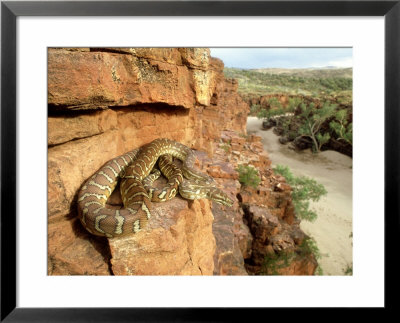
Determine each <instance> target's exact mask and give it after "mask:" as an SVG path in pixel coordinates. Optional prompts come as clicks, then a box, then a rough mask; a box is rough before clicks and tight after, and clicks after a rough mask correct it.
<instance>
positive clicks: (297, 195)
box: [274, 165, 328, 222]
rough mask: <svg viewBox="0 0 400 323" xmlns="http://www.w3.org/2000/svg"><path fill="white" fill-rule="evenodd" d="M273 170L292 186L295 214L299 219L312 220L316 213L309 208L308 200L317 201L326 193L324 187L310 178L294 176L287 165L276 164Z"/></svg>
mask: <svg viewBox="0 0 400 323" xmlns="http://www.w3.org/2000/svg"><path fill="white" fill-rule="evenodd" d="M274 172H275V173H276V174H279V175H282V176H283V177H285V179H286V182H287V183H288V184H289V185H290V186H291V187H292V201H293V206H294V209H295V212H296V215H297V216H298V217H299V218H300V219H303V220H307V221H311V222H312V221H314V220H315V219H316V218H317V214H316V213H315V211H314V210H311V209H310V201H314V202H317V201H319V199H320V198H321V196H323V195H326V194H327V193H328V192H327V191H326V189H325V187H324V186H323V185H322V184H319V183H317V182H316V181H315V180H314V179H312V178H309V177H306V176H299V177H296V176H294V175H293V173H292V172H291V171H290V170H289V167H287V166H283V165H277V166H276V167H275V168H274Z"/></svg>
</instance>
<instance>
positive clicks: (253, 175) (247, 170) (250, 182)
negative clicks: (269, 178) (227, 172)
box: [236, 165, 261, 188]
mask: <svg viewBox="0 0 400 323" xmlns="http://www.w3.org/2000/svg"><path fill="white" fill-rule="evenodd" d="M236 171H237V172H238V173H239V182H240V183H241V184H242V185H243V186H251V187H253V188H257V186H258V184H260V181H261V179H260V176H259V175H258V171H257V170H256V169H255V168H254V167H252V166H249V165H239V166H238V168H237V169H236Z"/></svg>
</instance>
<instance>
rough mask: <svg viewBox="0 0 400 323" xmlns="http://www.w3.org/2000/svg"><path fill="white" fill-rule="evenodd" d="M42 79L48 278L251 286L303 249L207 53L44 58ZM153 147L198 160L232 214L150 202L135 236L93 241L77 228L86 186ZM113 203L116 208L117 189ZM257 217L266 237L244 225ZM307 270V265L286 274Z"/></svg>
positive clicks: (283, 188)
mask: <svg viewBox="0 0 400 323" xmlns="http://www.w3.org/2000/svg"><path fill="white" fill-rule="evenodd" d="M48 71H49V77H48V81H49V82H48V147H49V149H48V274H49V275H110V274H111V275H112V274H115V275H212V274H214V275H247V273H248V272H249V273H251V274H254V273H259V266H258V265H257V262H260V259H261V257H263V256H265V255H266V254H267V253H266V251H265V250H267V251H269V252H275V251H274V249H273V248H274V247H276V248H278V247H277V246H281V247H282V248H283V249H284V248H285V247H287V245H291V244H290V243H291V241H293V243H292V245H293V246H294V248H296V245H298V243H300V242H299V241H300V240H301V239H300V240H299V239H297V240H296V239H295V238H294V237H299V236H300V235H299V233H298V232H297V231H296V230H297V229H296V225H297V222H296V219H295V216H294V213H293V207H292V205H291V200H290V193H289V192H290V188H289V187H287V184H285V182H284V180H283V179H282V178H279V177H275V176H274V174H273V172H272V170H271V169H270V163H271V162H270V160H269V158H268V154H267V153H266V152H264V151H263V149H262V143H261V138H260V137H257V136H246V133H245V132H246V118H247V114H248V112H249V106H248V105H247V104H246V103H244V102H243V101H242V99H241V98H240V97H239V95H238V94H237V87H238V84H237V82H236V81H234V80H227V79H225V78H224V76H223V63H222V62H221V61H220V60H218V59H214V58H211V57H210V53H209V50H208V49H205V48H67V49H65V48H57V49H49V55H48ZM160 137H164V138H169V139H172V140H176V141H179V142H181V143H183V144H185V145H187V146H189V147H191V148H192V149H195V151H196V155H197V158H198V160H197V164H196V167H198V168H200V169H202V170H203V171H204V172H207V173H208V174H209V175H211V176H213V177H214V178H215V179H216V182H217V185H218V186H219V187H220V188H222V189H223V190H224V191H225V192H227V194H228V195H229V196H230V197H231V198H232V199H233V201H234V205H233V207H231V208H229V207H226V206H220V205H218V204H216V203H215V202H210V201H207V200H200V201H194V202H188V201H186V200H183V199H181V198H179V197H176V198H175V199H173V200H172V201H170V202H165V203H161V204H156V203H154V204H153V208H154V209H153V217H152V218H151V220H150V222H149V226H148V227H147V228H146V229H144V230H143V231H141V232H139V233H138V234H136V235H133V236H127V237H125V238H121V239H107V238H102V237H95V236H93V235H91V234H89V233H88V232H87V231H86V230H85V229H84V228H83V227H82V225H81V223H80V222H79V220H78V219H77V205H76V196H77V193H78V191H79V189H80V187H81V185H82V184H83V183H84V182H85V181H86V180H87V179H88V178H89V177H90V176H91V175H92V174H93V173H95V172H96V171H97V170H98V169H99V168H100V167H101V166H102V165H103V164H104V163H105V162H107V161H108V160H110V159H112V158H114V157H116V156H118V155H121V154H123V153H125V152H127V151H130V150H133V149H136V148H139V147H141V146H142V145H144V144H147V143H149V142H151V141H153V140H154V139H156V138H160ZM239 164H249V165H253V166H254V167H256V168H257V169H259V170H260V175H261V178H262V182H261V184H260V186H259V187H258V188H257V189H254V190H252V189H248V188H243V187H241V185H240V183H239V181H238V173H237V171H236V167H237V166H238V165H239ZM161 181H162V179H161ZM237 197H238V198H239V199H238V198H237ZM108 203H109V207H112V208H120V207H122V203H121V198H120V194H119V192H118V188H117V189H116V191H115V192H114V193H113V194H112V195H111V197H110V199H109V201H108ZM256 207H260V208H265V209H266V211H265V214H264V215H262V214H258V215H257V216H258V218H265V220H262V221H261V222H260V223H264V224H266V227H257V226H255V225H254V223H255V222H254V221H252V220H251V219H250V216H249V213H248V212H247V211H248V210H250V209H251V210H252V211H254V210H255V208H256ZM255 213H256V214H257V212H255ZM258 213H260V212H258ZM261 213H262V212H261ZM252 214H254V212H253V213H252ZM253 218H254V219H255V218H256V217H253ZM272 223H278V224H277V228H278V229H276V228H275V229H273V230H270V229H271V228H270V227H271V225H272ZM293 232H295V233H293ZM296 232H297V233H296ZM296 234H297V235H296ZM265 235H268V237H267V238H266V239H265ZM288 237H289V238H290V239H292V240H290V239H288ZM288 241H289V244H287V243H288ZM296 241H297V242H296ZM284 242H285V243H286V244H285V243H284ZM271 248H272V249H271ZM286 249H289V248H286ZM257 266H258V267H257ZM249 268H250V269H249ZM310 268H311V269H310ZM312 268H313V267H312V265H310V262H309V261H307V260H305V261H303V260H302V261H297V262H296V263H292V264H291V265H290V267H287V268H286V272H282V273H283V274H285V273H286V274H287V273H291V274H299V273H305V272H308V273H311V271H312ZM246 269H247V270H246Z"/></svg>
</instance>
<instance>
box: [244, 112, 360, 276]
mask: <svg viewBox="0 0 400 323" xmlns="http://www.w3.org/2000/svg"><path fill="white" fill-rule="evenodd" d="M247 133H248V134H251V133H254V134H257V135H259V136H261V137H262V138H263V140H262V141H263V145H264V149H265V150H266V151H267V152H268V154H269V156H270V159H271V161H272V165H273V166H274V165H277V164H281V165H287V166H289V168H290V169H291V171H292V172H293V174H295V175H305V176H308V177H312V178H314V179H315V180H316V181H317V182H319V183H321V184H323V185H324V186H325V188H326V190H327V191H328V194H327V195H326V196H325V197H323V198H321V200H320V201H318V202H317V203H313V205H312V207H313V208H314V209H315V210H316V212H317V214H318V218H317V220H316V221H315V222H313V223H310V222H307V221H302V223H301V228H302V229H303V231H304V232H305V233H306V234H308V235H310V236H311V237H313V238H314V239H315V241H316V242H317V245H318V248H319V250H320V252H321V255H322V258H321V259H320V260H319V264H320V266H321V268H322V270H323V274H324V275H344V270H345V269H346V268H347V267H348V266H351V267H352V263H353V260H352V259H353V252H352V249H353V248H352V237H351V236H352V231H353V225H352V208H353V203H352V200H353V192H352V186H353V178H352V175H353V171H352V159H351V158H350V157H348V156H345V155H342V154H340V153H338V152H336V151H324V152H321V153H319V154H317V155H315V154H312V153H311V151H310V150H307V151H302V152H300V153H298V152H295V151H293V150H291V149H289V148H288V145H282V144H280V143H279V141H278V139H279V137H278V136H276V135H275V134H274V133H273V132H272V129H271V130H267V131H265V130H262V129H261V120H259V119H257V118H256V117H248V119H247Z"/></svg>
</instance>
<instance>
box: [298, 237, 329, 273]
mask: <svg viewBox="0 0 400 323" xmlns="http://www.w3.org/2000/svg"><path fill="white" fill-rule="evenodd" d="M299 254H300V255H301V256H304V257H306V256H308V255H310V254H313V255H314V257H315V259H316V260H319V259H321V252H320V251H319V249H318V246H317V243H316V241H315V240H314V239H313V238H310V237H307V238H305V239H304V240H303V242H302V243H301V245H300V246H299ZM315 275H318V276H321V275H323V271H322V268H321V266H319V265H318V267H317V268H316V270H315Z"/></svg>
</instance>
